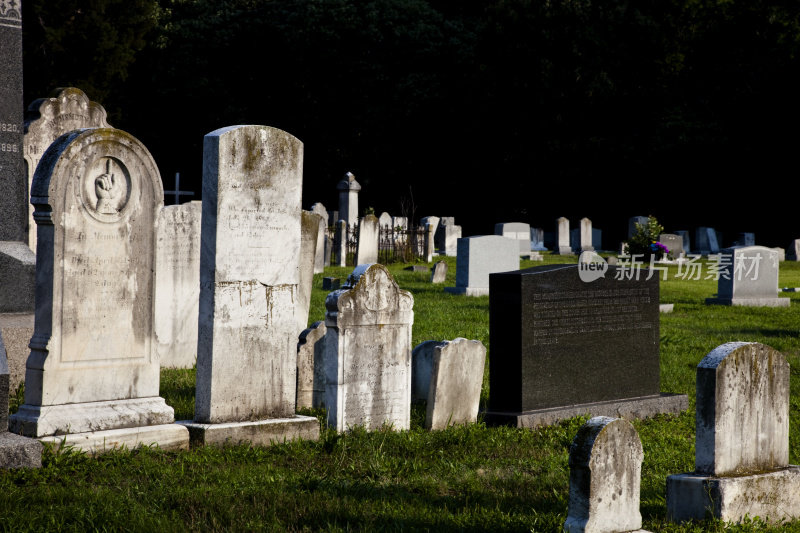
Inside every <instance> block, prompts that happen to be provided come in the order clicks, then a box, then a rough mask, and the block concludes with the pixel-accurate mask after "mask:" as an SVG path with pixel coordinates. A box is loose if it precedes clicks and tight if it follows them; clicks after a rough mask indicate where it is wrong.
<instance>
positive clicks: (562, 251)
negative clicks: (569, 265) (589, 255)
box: [558, 246, 575, 255]
mask: <svg viewBox="0 0 800 533" xmlns="http://www.w3.org/2000/svg"><path fill="white" fill-rule="evenodd" d="M558 255H575V252H573V251H572V248H570V247H569V246H559V247H558Z"/></svg>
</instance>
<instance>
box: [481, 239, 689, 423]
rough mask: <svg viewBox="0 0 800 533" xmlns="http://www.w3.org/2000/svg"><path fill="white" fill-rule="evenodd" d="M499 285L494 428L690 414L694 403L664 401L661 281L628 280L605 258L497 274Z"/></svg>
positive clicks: (675, 397)
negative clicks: (581, 418) (687, 411)
mask: <svg viewBox="0 0 800 533" xmlns="http://www.w3.org/2000/svg"><path fill="white" fill-rule="evenodd" d="M594 253H595V252H585V254H594ZM489 285H490V288H491V290H490V294H489V335H490V338H491V339H492V357H491V358H490V360H489V380H490V386H489V409H488V411H487V413H486V422H487V424H498V425H499V424H503V425H512V426H517V427H535V426H541V425H548V424H553V423H556V422H558V421H560V420H563V419H566V418H570V417H573V416H578V415H585V414H590V415H592V416H621V417H625V418H645V417H648V416H653V415H655V414H658V413H678V412H680V411H683V410H685V409H686V408H687V407H688V399H687V396H686V395H685V394H680V395H679V394H666V393H662V392H661V382H660V363H659V307H658V306H659V278H658V276H657V275H653V276H652V277H650V279H646V275H645V274H642V275H641V276H640V277H639V278H638V279H637V277H635V276H633V275H631V277H628V276H627V275H626V269H622V268H620V267H610V266H608V265H606V263H605V261H603V260H602V258H600V257H599V256H598V257H597V258H596V259H595V262H594V263H591V262H582V263H580V264H579V265H545V266H539V267H533V268H529V269H527V270H517V271H514V272H504V273H496V274H491V275H490V276H489Z"/></svg>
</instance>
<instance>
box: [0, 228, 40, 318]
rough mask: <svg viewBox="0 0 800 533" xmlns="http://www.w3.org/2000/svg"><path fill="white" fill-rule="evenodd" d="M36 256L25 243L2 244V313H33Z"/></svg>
mask: <svg viewBox="0 0 800 533" xmlns="http://www.w3.org/2000/svg"><path fill="white" fill-rule="evenodd" d="M35 290H36V254H34V253H33V252H32V251H31V249H30V248H28V245H27V244H25V243H24V242H17V241H2V242H0V313H26V312H31V313H32V312H33V311H34V310H35V309H34V305H33V294H34V292H35Z"/></svg>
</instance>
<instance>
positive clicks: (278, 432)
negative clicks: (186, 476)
mask: <svg viewBox="0 0 800 533" xmlns="http://www.w3.org/2000/svg"><path fill="white" fill-rule="evenodd" d="M176 424H180V425H182V426H185V427H186V428H187V429H188V430H189V435H190V437H191V443H192V447H195V446H204V445H214V446H224V445H226V444H231V445H236V444H244V443H249V444H252V445H254V446H270V445H272V444H280V443H283V442H286V441H291V440H296V439H303V440H318V439H319V420H317V419H316V418H315V417H313V416H302V415H295V416H293V417H291V418H272V419H267V420H257V421H255V422H226V423H222V424H202V423H199V422H194V421H192V420H180V421H178V422H176Z"/></svg>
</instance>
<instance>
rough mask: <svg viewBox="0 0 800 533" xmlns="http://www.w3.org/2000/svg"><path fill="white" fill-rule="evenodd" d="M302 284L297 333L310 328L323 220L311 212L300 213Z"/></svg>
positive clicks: (299, 290) (296, 315)
mask: <svg viewBox="0 0 800 533" xmlns="http://www.w3.org/2000/svg"><path fill="white" fill-rule="evenodd" d="M300 217H301V219H300V261H299V266H300V271H299V272H300V283H299V284H298V285H297V308H296V309H295V317H296V318H297V331H298V332H299V331H303V330H304V329H306V327H307V326H308V311H309V307H310V306H311V288H312V286H313V285H314V274H315V269H316V258H317V253H316V252H317V246H319V239H318V238H317V237H318V236H319V231H318V230H319V228H320V227H321V225H322V222H323V219H322V217H321V216H320V215H318V214H316V213H312V212H310V211H302V212H301V213H300Z"/></svg>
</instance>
